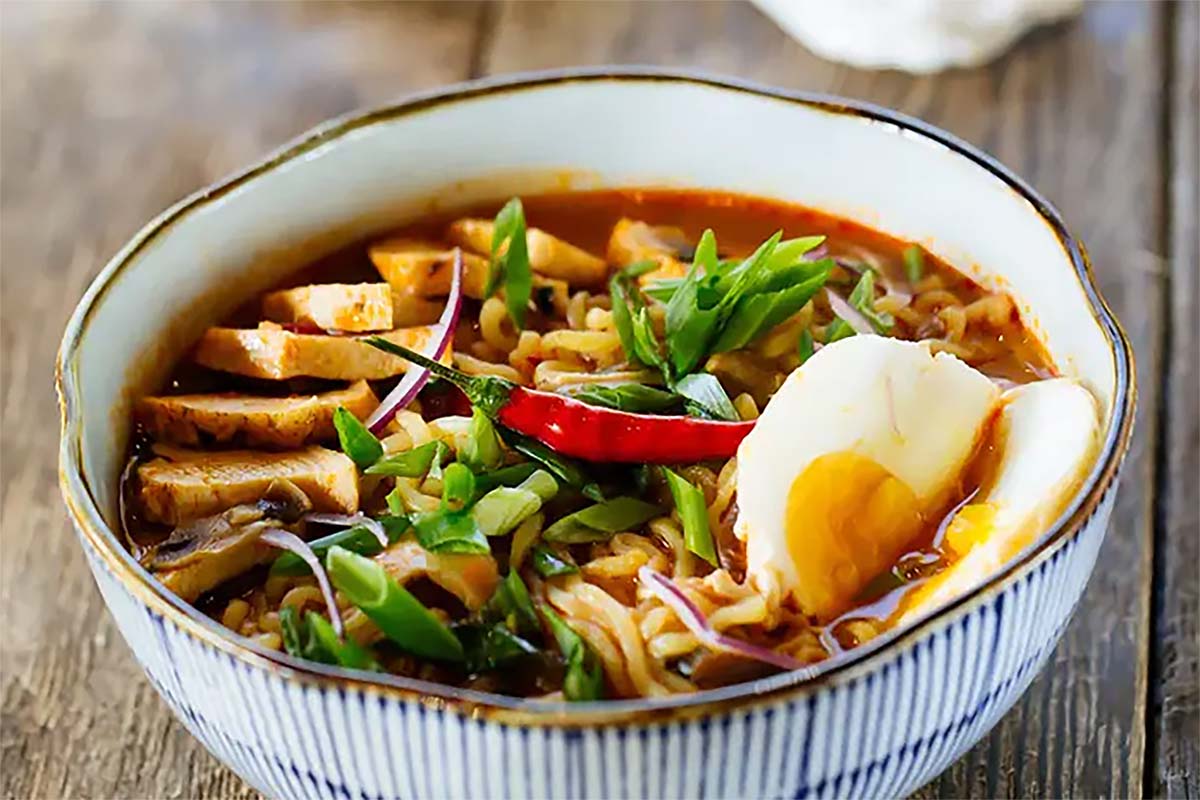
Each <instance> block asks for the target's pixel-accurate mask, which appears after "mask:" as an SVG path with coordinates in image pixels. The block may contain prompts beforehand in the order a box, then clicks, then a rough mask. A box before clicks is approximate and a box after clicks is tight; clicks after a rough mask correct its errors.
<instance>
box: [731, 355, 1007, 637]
mask: <svg viewBox="0 0 1200 800" xmlns="http://www.w3.org/2000/svg"><path fill="white" fill-rule="evenodd" d="M999 396H1000V390H999V389H998V388H997V387H996V385H995V384H994V383H993V382H992V381H991V380H990V379H988V378H987V377H986V376H984V375H983V374H981V373H979V372H977V371H975V370H974V369H972V368H971V367H969V366H967V365H966V364H964V363H963V362H962V361H960V360H959V359H957V358H955V357H954V356H952V355H949V354H946V353H938V354H934V353H932V352H931V351H930V348H929V346H928V345H927V344H921V343H913V342H905V341H901V340H898V339H890V338H885V337H881V336H854V337H850V338H847V339H842V340H841V341H838V342H835V343H833V344H830V345H827V346H826V347H823V348H822V349H821V350H819V351H818V352H817V353H816V354H815V355H813V356H812V357H811V358H810V359H809V360H808V361H807V362H805V363H804V364H803V365H802V366H801V367H799V368H797V369H796V370H795V371H794V372H792V374H791V375H790V376H788V379H787V380H786V381H785V382H784V384H783V386H782V387H780V389H779V391H778V392H776V393H775V396H774V397H773V398H772V399H771V402H770V403H769V404H768V405H767V408H766V410H765V411H764V413H763V415H762V416H761V417H760V418H759V420H758V423H757V424H756V425H755V427H754V430H753V431H752V432H751V433H750V435H749V436H747V437H746V438H745V439H744V440H743V441H742V444H741V447H740V448H739V449H738V456H737V458H738V479H737V496H738V522H737V527H736V533H737V535H738V537H739V538H740V539H741V540H742V541H744V542H745V544H746V572H747V575H748V576H749V577H750V579H751V580H752V581H753V582H754V585H755V586H756V588H757V589H758V590H759V591H760V592H762V593H763V594H766V595H768V596H774V597H777V598H778V599H780V600H781V601H782V600H785V599H787V598H789V597H790V598H791V599H792V600H794V601H795V602H796V603H797V604H798V605H799V607H800V608H801V609H802V610H803V611H804V612H805V613H808V614H811V615H813V616H815V617H817V618H818V619H820V620H828V619H830V618H832V617H834V616H836V615H837V614H838V613H840V612H841V611H843V610H845V609H846V608H847V607H849V605H850V604H851V602H852V601H853V599H854V598H855V597H856V596H857V595H858V594H859V592H861V591H862V589H863V587H864V586H865V585H866V584H867V583H868V582H869V581H870V580H871V579H872V578H874V577H875V576H877V575H879V574H880V573H882V572H883V571H885V570H886V569H888V568H890V567H891V566H892V565H893V564H894V563H895V561H896V559H897V558H899V557H900V556H901V555H903V554H904V553H905V552H906V551H907V550H908V549H909V546H910V545H911V544H912V543H913V541H914V540H915V539H917V538H918V537H919V535H920V534H921V532H922V531H923V530H926V529H927V527H928V525H929V520H930V519H931V515H936V514H938V513H941V512H944V511H945V509H946V506H947V504H948V503H950V502H952V501H953V499H954V496H955V495H956V493H957V492H958V491H959V481H960V478H961V476H962V473H963V470H964V468H965V466H966V465H967V463H968V462H969V461H970V459H971V457H972V455H973V454H974V453H975V450H976V448H977V447H978V446H979V444H980V441H981V439H982V437H983V436H984V435H985V433H986V429H987V427H988V423H989V421H990V418H991V416H992V413H993V410H994V409H995V407H996V404H997V402H998V400H999Z"/></svg>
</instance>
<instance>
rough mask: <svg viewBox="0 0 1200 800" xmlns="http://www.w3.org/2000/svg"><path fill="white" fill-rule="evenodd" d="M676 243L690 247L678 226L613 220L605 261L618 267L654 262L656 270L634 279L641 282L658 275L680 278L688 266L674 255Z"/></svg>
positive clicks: (677, 247)
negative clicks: (640, 262)
mask: <svg viewBox="0 0 1200 800" xmlns="http://www.w3.org/2000/svg"><path fill="white" fill-rule="evenodd" d="M680 246H685V247H690V245H689V244H688V241H687V238H686V237H685V236H684V234H683V231H681V230H680V229H679V228H672V227H667V226H663V225H647V224H646V223H644V222H638V221H637V220H632V219H625V218H622V219H620V220H617V224H616V225H614V226H613V229H612V233H611V234H610V235H609V237H608V260H609V261H610V262H612V263H613V264H614V265H615V266H618V267H628V266H629V265H630V264H636V263H637V262H639V261H654V262H655V263H657V264H658V269H656V270H652V271H651V272H647V273H645V274H644V275H642V276H641V277H640V278H639V279H638V281H639V282H640V283H641V284H642V285H645V284H647V283H651V282H653V281H656V280H660V279H662V278H682V277H683V276H684V275H686V274H687V271H688V265H687V264H685V263H684V262H682V261H680V260H679V258H678V254H679V247H680Z"/></svg>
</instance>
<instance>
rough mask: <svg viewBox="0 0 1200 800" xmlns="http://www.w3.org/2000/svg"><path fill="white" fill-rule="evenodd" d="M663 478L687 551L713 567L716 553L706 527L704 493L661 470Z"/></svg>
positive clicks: (682, 479)
mask: <svg viewBox="0 0 1200 800" xmlns="http://www.w3.org/2000/svg"><path fill="white" fill-rule="evenodd" d="M662 472H663V477H665V478H666V479H667V486H668V487H669V488H670V489H671V497H672V498H674V500H675V510H676V511H678V512H679V520H680V522H682V523H683V540H684V544H686V545H687V549H688V550H691V551H692V552H693V553H695V554H696V555H698V556H700V557H701V558H703V559H704V560H705V561H707V562H708V563H710V564H712V565H713V566H714V567H715V566H716V565H717V551H716V548H714V547H713V540H712V531H710V530H709V527H708V508H707V507H706V506H705V504H704V493H703V492H701V491H700V490H699V489H698V488H696V487H695V486H693V485H692V484H691V483H689V482H688V481H687V480H686V479H684V478H683V477H682V476H681V475H679V474H678V473H676V472H674V471H672V470H669V469H667V468H666V467H663V468H662Z"/></svg>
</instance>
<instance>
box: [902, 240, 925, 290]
mask: <svg viewBox="0 0 1200 800" xmlns="http://www.w3.org/2000/svg"><path fill="white" fill-rule="evenodd" d="M904 276H905V277H906V278H908V283H909V286H912V285H913V284H915V283H917V282H918V281H920V280H921V278H923V277H925V251H924V250H922V249H921V248H920V246H919V245H915V244H913V245H909V246H908V247H906V248H904Z"/></svg>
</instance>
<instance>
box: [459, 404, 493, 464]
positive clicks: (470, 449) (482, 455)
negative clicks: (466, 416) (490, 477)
mask: <svg viewBox="0 0 1200 800" xmlns="http://www.w3.org/2000/svg"><path fill="white" fill-rule="evenodd" d="M459 457H460V458H461V459H462V462H463V463H464V464H466V465H467V466H468V467H470V468H471V469H472V470H474V471H476V472H484V471H486V470H490V469H495V468H496V467H498V466H500V463H501V461H502V460H503V458H504V452H503V451H502V450H501V449H500V437H498V436H497V435H496V428H495V427H494V426H493V425H492V421H491V420H490V419H488V416H487V414H484V413H483V411H481V410H480V409H479V407H478V406H476V407H475V408H473V409H472V410H471V427H470V429H469V430H468V435H467V440H466V442H465V443H464V444H463V448H462V452H461V453H459Z"/></svg>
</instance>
